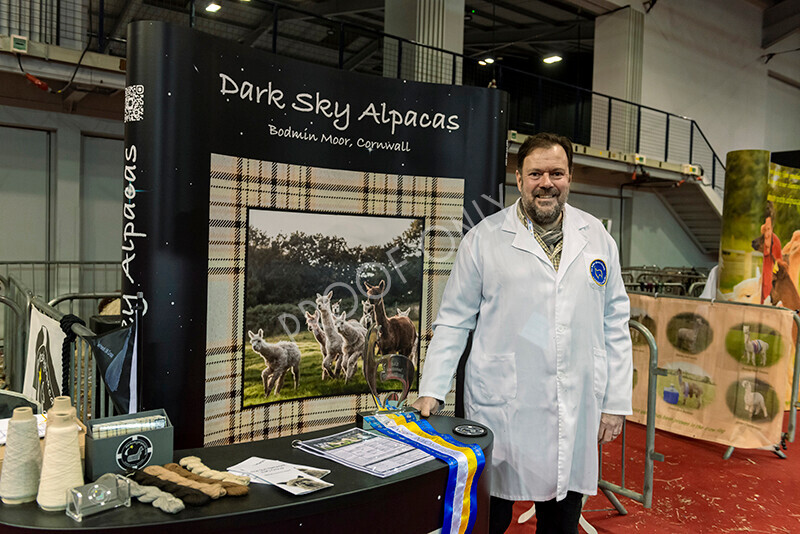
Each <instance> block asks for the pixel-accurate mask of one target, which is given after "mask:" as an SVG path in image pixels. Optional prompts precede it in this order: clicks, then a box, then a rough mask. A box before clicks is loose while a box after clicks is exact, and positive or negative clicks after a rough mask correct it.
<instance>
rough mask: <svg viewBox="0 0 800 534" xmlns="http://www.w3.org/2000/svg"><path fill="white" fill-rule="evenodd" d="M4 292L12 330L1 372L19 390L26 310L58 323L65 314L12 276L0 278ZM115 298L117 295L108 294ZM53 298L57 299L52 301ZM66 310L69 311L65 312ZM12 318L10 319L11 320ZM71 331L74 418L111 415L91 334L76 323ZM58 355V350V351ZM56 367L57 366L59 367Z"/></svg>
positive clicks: (69, 300)
mask: <svg viewBox="0 0 800 534" xmlns="http://www.w3.org/2000/svg"><path fill="white" fill-rule="evenodd" d="M0 282H2V285H3V290H4V292H5V293H6V294H5V295H2V296H0V303H3V304H5V305H6V306H7V307H8V308H9V309H11V310H13V313H7V314H6V327H7V331H9V332H10V331H13V332H15V335H14V336H13V337H9V341H11V340H13V344H12V343H8V344H6V347H5V371H6V377H7V386H8V387H9V389H11V390H12V391H17V392H21V391H22V387H23V383H22V381H23V378H24V376H25V356H26V353H27V343H28V336H29V332H30V324H29V321H30V319H29V310H30V307H31V306H33V307H35V308H36V309H37V310H39V311H40V312H42V313H43V314H45V315H47V316H48V317H50V318H52V319H53V320H55V321H57V322H60V321H61V319H62V318H63V317H64V315H66V313H64V312H62V311H60V310H58V309H56V308H55V307H53V306H52V305H51V304H49V303H47V302H45V301H44V300H43V299H42V298H41V297H39V296H35V295H34V294H33V292H32V291H31V290H30V289H29V288H27V287H26V286H25V285H24V284H23V283H22V282H20V281H19V280H18V279H17V278H16V276H15V275H10V276H9V277H7V278H5V277H0ZM104 296H105V295H91V294H90V295H82V294H77V295H66V296H63V297H60V298H57V299H54V303H56V304H58V303H65V304H67V305H70V306H71V303H72V302H74V301H77V300H86V299H97V298H103V297H104ZM111 296H116V297H119V294H111ZM56 301H57V302H56ZM67 313H69V312H67ZM12 319H13V320H12ZM72 332H73V333H74V334H75V335H76V338H75V341H74V343H72V345H71V347H70V351H69V354H70V361H69V369H70V372H69V383H68V385H67V387H68V391H69V395H70V397H71V398H72V401H73V403H74V405H75V407H76V408H77V412H78V417H79V418H80V419H81V421H83V422H84V423H85V422H86V421H87V420H89V419H92V418H96V417H107V416H110V415H113V412H114V408H113V404H112V402H111V400H110V397H109V396H108V393H107V392H106V389H105V384H104V383H103V380H102V377H101V376H100V375H99V374H98V372H97V366H96V365H95V361H94V357H93V354H92V349H91V346H90V345H89V343H88V342H87V341H86V340H87V338H90V337H93V336H94V333H93V332H92V331H91V330H90V329H89V328H87V327H85V326H82V325H80V324H74V325H72ZM58 354H59V355H60V351H59V352H58ZM59 369H60V368H59Z"/></svg>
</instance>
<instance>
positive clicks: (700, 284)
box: [622, 265, 708, 297]
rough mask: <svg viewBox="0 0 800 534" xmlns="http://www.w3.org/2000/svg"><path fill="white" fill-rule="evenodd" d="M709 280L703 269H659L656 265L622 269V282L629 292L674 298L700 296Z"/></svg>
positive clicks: (706, 271) (705, 269)
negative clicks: (672, 296)
mask: <svg viewBox="0 0 800 534" xmlns="http://www.w3.org/2000/svg"><path fill="white" fill-rule="evenodd" d="M706 280H708V269H707V268H703V267H663V268H662V267H658V266H655V265H643V266H630V267H623V268H622V281H623V283H624V284H625V288H626V289H627V290H628V291H641V292H644V293H658V294H664V295H674V296H690V297H697V296H699V295H700V294H701V293H702V291H703V289H704V288H705V285H706Z"/></svg>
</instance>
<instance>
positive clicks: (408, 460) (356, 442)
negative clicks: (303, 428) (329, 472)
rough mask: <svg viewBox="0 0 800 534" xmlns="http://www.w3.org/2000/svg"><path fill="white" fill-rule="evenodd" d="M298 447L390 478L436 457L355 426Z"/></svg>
mask: <svg viewBox="0 0 800 534" xmlns="http://www.w3.org/2000/svg"><path fill="white" fill-rule="evenodd" d="M292 445H293V446H294V447H296V448H298V449H301V450H304V451H306V452H310V453H311V454H316V455H317V456H322V457H323V458H328V459H329V460H333V461H335V462H338V463H340V464H342V465H346V466H348V467H352V468H353V469H358V470H359V471H363V472H365V473H369V474H371V475H375V476H378V477H382V478H383V477H388V476H390V475H394V474H395V473H400V472H401V471H405V470H406V469H411V468H412V467H416V466H418V465H420V464H423V463H425V462H427V461H429V460H432V459H433V456H431V455H430V454H428V453H426V452H424V451H421V450H419V449H416V448H414V447H412V446H410V445H406V444H405V443H402V442H400V441H397V440H394V439H391V438H388V437H386V436H382V435H376V434H372V433H371V432H367V431H365V430H362V429H360V428H352V429H350V430H345V431H343V432H339V433H338V434H333V435H331V436H326V437H323V438H317V439H309V440H303V441H300V440H298V441H295V442H294V443H293V444H292Z"/></svg>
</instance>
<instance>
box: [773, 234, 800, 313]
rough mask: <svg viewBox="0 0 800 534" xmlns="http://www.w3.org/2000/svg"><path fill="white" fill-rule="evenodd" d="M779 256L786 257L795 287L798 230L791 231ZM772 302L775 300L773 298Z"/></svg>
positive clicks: (799, 276)
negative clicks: (789, 237)
mask: <svg viewBox="0 0 800 534" xmlns="http://www.w3.org/2000/svg"><path fill="white" fill-rule="evenodd" d="M781 256H783V257H784V258H786V266H787V270H788V271H789V278H791V280H792V285H793V286H794V287H795V289H797V287H798V283H800V230H795V231H794V232H793V233H792V238H791V239H790V240H789V242H788V243H786V245H784V246H783V250H782V251H781ZM773 302H775V300H774V299H773Z"/></svg>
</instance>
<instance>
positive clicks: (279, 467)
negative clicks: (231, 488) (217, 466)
mask: <svg viewBox="0 0 800 534" xmlns="http://www.w3.org/2000/svg"><path fill="white" fill-rule="evenodd" d="M298 467H305V466H295V465H293V464H287V463H285V462H279V461H278V460H268V459H266V458H258V457H256V456H253V457H251V458H248V459H247V460H245V461H243V462H240V463H238V464H236V465H232V466H231V467H229V468H228V471H229V472H231V473H235V474H241V475H246V476H249V477H250V478H251V480H252V481H253V482H256V483H266V484H272V485H274V486H278V487H279V488H281V489H283V490H286V491H288V492H289V493H293V494H295V495H303V494H306V493H311V492H312V491H317V490H320V489H323V488H329V487H331V486H333V484H331V483H330V482H325V481H324V480H322V479H320V478H317V477H315V476H312V475H309V474H308V473H305V472H303V471H302V470H300V469H298ZM307 469H310V470H311V471H316V472H319V473H323V474H325V475H326V474H328V473H330V471H327V470H325V469H315V468H307Z"/></svg>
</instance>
